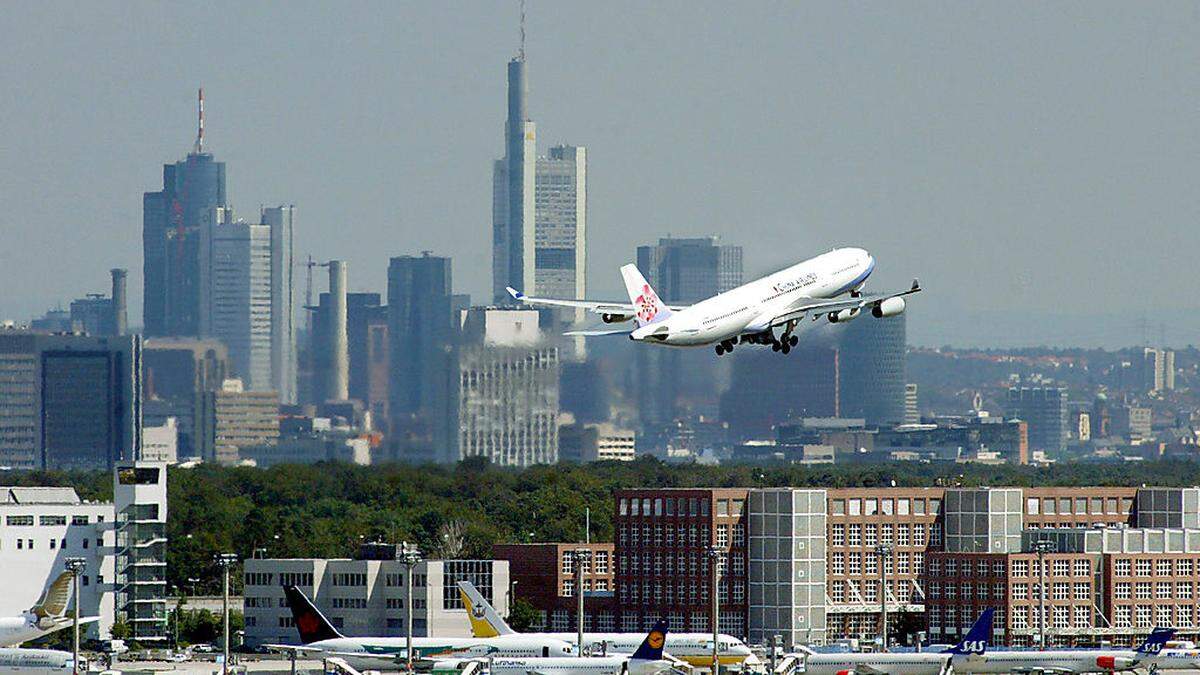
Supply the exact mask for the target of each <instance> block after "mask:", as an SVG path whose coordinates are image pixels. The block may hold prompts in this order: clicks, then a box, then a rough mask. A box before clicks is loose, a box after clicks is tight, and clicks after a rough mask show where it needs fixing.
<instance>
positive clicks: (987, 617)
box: [942, 607, 996, 656]
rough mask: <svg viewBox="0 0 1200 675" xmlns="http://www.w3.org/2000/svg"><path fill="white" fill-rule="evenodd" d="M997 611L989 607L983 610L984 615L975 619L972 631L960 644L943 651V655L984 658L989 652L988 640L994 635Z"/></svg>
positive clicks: (968, 632)
mask: <svg viewBox="0 0 1200 675" xmlns="http://www.w3.org/2000/svg"><path fill="white" fill-rule="evenodd" d="M995 613H996V610H995V609H994V608H992V607H988V608H987V609H985V610H983V614H980V615H979V618H978V619H975V623H974V624H973V625H972V626H971V630H969V631H967V634H966V635H964V636H963V639H962V640H959V642H958V644H956V645H954V646H952V647H949V648H947V649H944V650H942V653H943V654H963V655H968V656H982V655H983V654H984V653H985V652H987V646H988V640H989V639H990V636H991V634H992V615H993V614H995Z"/></svg>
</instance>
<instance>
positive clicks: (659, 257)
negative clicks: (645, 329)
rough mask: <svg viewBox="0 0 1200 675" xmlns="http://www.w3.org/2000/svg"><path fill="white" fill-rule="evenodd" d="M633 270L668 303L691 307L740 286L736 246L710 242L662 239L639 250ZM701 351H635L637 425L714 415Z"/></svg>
mask: <svg viewBox="0 0 1200 675" xmlns="http://www.w3.org/2000/svg"><path fill="white" fill-rule="evenodd" d="M637 264H638V269H640V270H641V271H642V274H643V275H644V276H645V277H646V281H648V282H649V283H650V285H651V286H653V287H654V290H655V291H657V292H658V295H659V297H660V298H662V301H663V302H665V303H668V304H691V303H694V302H698V301H700V300H703V299H705V298H708V297H712V296H714V295H716V294H717V293H721V292H724V291H727V290H729V289H731V288H734V287H735V286H739V285H741V283H742V247H741V246H729V245H723V244H720V243H719V240H718V239H717V238H716V237H698V238H682V239H675V238H663V239H659V240H658V245H657V246H639V247H638V249H637ZM709 356H710V355H709V354H708V352H707V350H680V349H639V350H637V356H636V358H635V359H634V361H635V364H636V367H637V369H638V374H637V381H638V383H639V384H638V389H637V392H638V393H637V396H638V412H639V414H640V415H641V421H642V424H643V426H644V427H645V426H651V427H655V426H661V425H663V424H666V423H669V422H671V421H672V420H674V419H675V418H676V417H678V416H679V415H681V414H687V413H707V414H713V415H715V414H716V412H717V407H718V399H717V393H718V391H719V390H720V387H718V386H715V383H716V378H717V376H718V373H719V371H718V367H717V365H716V362H715V361H714V359H712V358H709Z"/></svg>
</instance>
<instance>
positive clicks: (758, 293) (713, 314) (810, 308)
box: [508, 248, 921, 355]
mask: <svg viewBox="0 0 1200 675" xmlns="http://www.w3.org/2000/svg"><path fill="white" fill-rule="evenodd" d="M874 270H875V258H873V257H871V254H870V253H867V252H866V251H865V250H863V249H861V248H842V249H834V250H832V251H830V252H829V253H825V254H823V255H819V256H817V257H815V258H811V259H809V260H805V261H804V262H801V263H798V264H796V265H792V266H791V267H788V268H787V269H784V270H781V271H779V272H775V273H774V274H770V275H767V276H765V277H763V278H761V279H758V280H756V281H752V282H750V283H748V284H744V285H742V286H738V287H737V288H734V289H731V290H728V291H725V292H724V293H720V294H718V295H715V296H713V297H711V298H708V299H707V300H702V301H700V302H698V303H696V304H694V305H691V306H675V305H667V304H664V303H663V302H662V300H660V299H659V297H658V294H657V293H655V292H654V289H653V288H651V287H650V284H649V283H647V282H646V279H645V278H644V277H643V276H642V273H641V272H640V271H638V268H637V266H636V265H625V266H624V267H622V268H621V277H622V278H623V279H624V281H625V290H626V291H627V292H628V293H629V303H628V304H626V303H623V302H592V301H588V300H559V299H553V298H531V297H529V296H526V295H525V294H524V293H521V292H520V291H518V290H516V289H513V288H509V289H508V292H509V294H510V295H512V296H513V298H515V299H516V300H519V301H520V302H523V303H525V304H527V305H533V306H535V307H573V308H582V309H586V310H588V311H591V312H593V313H595V314H599V315H600V317H601V319H602V320H603V321H604V322H605V323H619V322H624V321H630V320H634V321H635V322H636V324H637V325H636V327H635V328H633V329H616V330H583V331H570V332H568V333H567V335H584V336H596V335H616V334H628V335H629V338H630V339H631V340H636V341H638V342H648V343H652V344H661V345H670V346H680V347H691V346H698V345H711V344H715V345H716V351H717V355H721V354H724V353H726V352H732V351H733V347H734V345H736V344H738V343H750V344H762V345H771V348H772V349H774V350H775V351H781V352H783V353H784V354H786V353H788V352H789V351H791V349H792V347H795V346H796V344H797V342H799V338H798V337H797V336H796V335H793V332H794V331H795V330H796V327H797V326H798V325H799V323H800V321H801V320H802V319H803V318H804V317H805V316H809V315H811V316H812V318H813V320H816V319H819V318H821V317H826V318H828V319H829V320H830V321H831V322H833V323H845V322H847V321H851V320H853V319H855V318H857V317H858V316H859V315H860V314H862V313H863V312H870V313H871V315H872V316H874V317H876V318H882V317H889V316H896V315H898V314H901V313H903V312H904V308H905V300H904V296H906V295H911V294H913V293H917V292H919V291H920V290H921V286H920V284H918V283H917V280H916V279H914V280H913V283H912V287H911V288H909V289H908V290H906V291H899V292H895V293H879V294H872V293H863V292H862V287H863V285H864V284H866V282H867V277H869V276H870V275H871V272H872V271H874ZM843 295H846V297H840V296H843ZM776 329H782V332H781V333H779V334H778V335H777V334H776Z"/></svg>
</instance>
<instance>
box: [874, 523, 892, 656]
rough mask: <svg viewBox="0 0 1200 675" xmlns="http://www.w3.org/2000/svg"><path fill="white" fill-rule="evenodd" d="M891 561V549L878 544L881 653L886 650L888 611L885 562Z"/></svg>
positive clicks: (876, 548) (876, 549)
mask: <svg viewBox="0 0 1200 675" xmlns="http://www.w3.org/2000/svg"><path fill="white" fill-rule="evenodd" d="M891 559H892V547H891V546H888V545H887V544H880V545H879V546H876V547H875V562H877V563H878V564H879V625H880V628H879V644H880V646H881V647H882V648H883V651H885V652H886V651H887V650H888V610H887V588H888V587H887V564H886V563H885V562H884V561H885V560H891Z"/></svg>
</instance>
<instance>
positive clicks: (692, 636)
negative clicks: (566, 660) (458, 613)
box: [458, 581, 751, 666]
mask: <svg viewBox="0 0 1200 675" xmlns="http://www.w3.org/2000/svg"><path fill="white" fill-rule="evenodd" d="M458 590H459V592H460V593H462V597H463V604H464V606H466V608H467V617H468V618H469V619H470V621H471V634H472V635H474V636H475V637H492V636H496V635H525V636H527V637H533V636H538V637H541V638H547V639H553V640H562V641H564V642H568V643H574V642H576V641H577V640H578V633H517V632H516V631H514V630H513V629H512V628H511V627H510V626H509V625H508V622H506V621H505V620H504V619H502V618H501V617H500V614H499V613H498V612H496V609H495V608H494V607H492V604H491V603H490V602H488V601H487V599H486V598H484V597H483V595H482V594H481V593H480V592H479V590H478V589H477V588H475V586H474V584H472V583H471V582H469V581H460V582H458ZM664 633H666V631H664ZM666 636H667V642H666V646H665V647H664V649H665V650H666V652H667V654H668V655H669V656H670V657H672V658H676V659H679V660H680V661H684V662H686V663H688V664H689V665H693V666H711V665H712V652H713V636H712V633H666ZM642 638H643V636H642V635H641V634H640V633H591V632H588V633H584V634H583V647H584V649H585V650H587V649H590V651H591V653H592V654H598V653H600V654H614V653H615V654H629V653H631V652H633V651H634V650H635V649H637V648H638V647H639V645H640V644H641V643H642ZM750 653H751V652H750V648H749V647H747V646H746V645H745V644H744V643H743V642H742V641H741V640H739V639H737V638H735V637H733V636H731V635H725V634H719V635H718V636H717V658H718V660H720V662H721V664H722V665H740V664H742V663H744V662H745V661H746V658H747V657H749V656H750Z"/></svg>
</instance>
